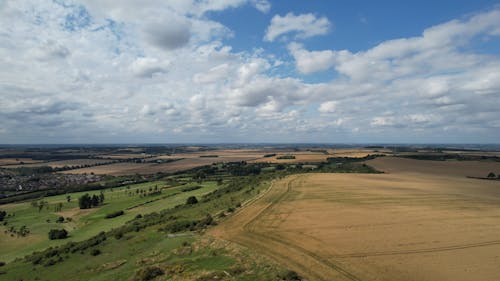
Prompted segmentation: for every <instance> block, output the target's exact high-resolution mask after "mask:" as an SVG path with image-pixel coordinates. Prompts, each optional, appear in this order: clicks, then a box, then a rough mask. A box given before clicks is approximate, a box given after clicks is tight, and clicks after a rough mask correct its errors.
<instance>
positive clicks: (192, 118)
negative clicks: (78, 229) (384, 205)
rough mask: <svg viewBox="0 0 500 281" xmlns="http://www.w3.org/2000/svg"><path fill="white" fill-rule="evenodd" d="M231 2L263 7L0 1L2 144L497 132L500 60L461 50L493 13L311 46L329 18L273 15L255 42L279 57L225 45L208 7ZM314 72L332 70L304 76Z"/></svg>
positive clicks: (491, 27) (497, 20) (444, 136)
mask: <svg viewBox="0 0 500 281" xmlns="http://www.w3.org/2000/svg"><path fill="white" fill-rule="evenodd" d="M242 6H248V7H253V8H254V9H257V10H258V11H259V12H262V13H269V12H270V11H272V9H271V8H272V7H271V5H270V3H269V2H267V1H256V0H251V1H243V0H226V1H168V3H167V2H165V1H155V0H148V1H142V2H141V3H140V4H139V3H138V2H136V1H132V0H130V1H129V0H126V1H120V2H119V3H117V2H116V1H93V0H86V1H82V2H81V3H79V4H69V3H66V4H62V3H61V2H54V1H43V0H41V1H36V2H33V1H5V2H3V3H2V4H0V109H1V110H0V120H2V121H1V122H0V140H1V141H0V143H1V142H4V143H45V142H52V143H62V142H231V141H253V142H266V141H267V142H269V141H274V142H280V141H286V142H295V141H314V142H355V141H358V142H359V141H361V142H379V141H385V142H390V141H393V142H400V141H403V142H412V141H415V142H422V141H433V142H494V141H496V140H498V139H500V121H499V117H498V116H499V115H498V106H499V105H500V59H499V58H498V56H497V55H495V54H488V53H485V52H477V51H476V52H475V51H474V49H473V48H470V46H471V45H472V44H473V43H474V44H478V42H487V41H488V40H494V39H497V38H498V36H499V35H500V10H499V9H492V10H490V11H487V12H483V13H479V14H475V15H472V16H469V17H466V18H462V19H456V20H452V21H449V22H445V23H443V24H440V25H436V26H432V27H429V28H427V29H425V30H423V32H422V34H421V35H420V36H417V37H412V38H400V39H396V40H389V41H385V42H381V43H380V44H378V45H376V46H374V47H373V48H370V49H367V50H364V51H360V52H352V51H350V50H337V49H334V48H333V47H332V48H331V49H325V50H314V48H312V49H308V46H307V42H308V41H307V38H309V37H312V36H318V35H325V34H327V33H328V32H329V31H331V29H332V28H331V26H332V23H331V22H330V20H329V19H327V18H326V17H322V16H320V15H313V14H298V15H296V14H293V13H289V14H286V15H285V16H280V15H274V16H272V18H271V19H270V23H269V26H268V28H267V30H262V33H263V34H264V39H263V40H264V41H278V42H282V43H279V44H283V46H284V47H286V50H287V52H288V56H280V55H279V54H273V53H269V52H268V51H266V50H264V49H263V48H253V46H252V47H249V49H248V50H247V51H239V52H235V51H233V49H232V47H231V46H230V45H227V44H226V43H224V42H226V39H228V38H234V37H237V36H238V34H235V33H234V32H233V31H232V30H231V27H229V26H224V25H223V24H221V23H219V22H217V21H214V20H212V19H210V17H209V16H208V14H210V12H214V11H223V10H226V9H231V8H235V7H242ZM270 16H271V15H270ZM332 20H333V19H332ZM278 39H281V40H278ZM263 44H264V43H263ZM263 46H265V45H263ZM287 58H290V60H287ZM283 60H285V61H283ZM290 65H294V66H295V69H296V71H295V72H296V75H295V74H294V75H290V74H287V73H289V72H288V71H287V68H288V67H289V66H290ZM314 75H328V76H329V77H331V78H329V79H327V80H324V81H322V82H314V83H313V82H306V81H309V80H308V77H311V76H314Z"/></svg>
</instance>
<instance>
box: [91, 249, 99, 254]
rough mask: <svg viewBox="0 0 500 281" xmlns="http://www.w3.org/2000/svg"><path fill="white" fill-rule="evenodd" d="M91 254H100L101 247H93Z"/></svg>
mask: <svg viewBox="0 0 500 281" xmlns="http://www.w3.org/2000/svg"><path fill="white" fill-rule="evenodd" d="M90 254H91V255H92V256H98V255H100V254H101V250H99V249H92V251H90Z"/></svg>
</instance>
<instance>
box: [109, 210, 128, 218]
mask: <svg viewBox="0 0 500 281" xmlns="http://www.w3.org/2000/svg"><path fill="white" fill-rule="evenodd" d="M123 214H125V212H124V211H122V210H120V211H116V212H113V213H110V214H107V215H106V218H107V219H112V218H116V217H119V216H121V215H123Z"/></svg>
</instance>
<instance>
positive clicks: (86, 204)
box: [78, 193, 92, 209]
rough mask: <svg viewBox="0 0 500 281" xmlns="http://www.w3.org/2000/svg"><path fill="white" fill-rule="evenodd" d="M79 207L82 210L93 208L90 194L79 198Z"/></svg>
mask: <svg viewBox="0 0 500 281" xmlns="http://www.w3.org/2000/svg"><path fill="white" fill-rule="evenodd" d="M78 206H79V207H80V209H90V208H92V199H91V198H90V195H89V194H88V193H86V194H84V195H82V196H81V197H80V198H78Z"/></svg>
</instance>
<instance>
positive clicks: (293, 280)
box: [278, 270, 302, 281]
mask: <svg viewBox="0 0 500 281" xmlns="http://www.w3.org/2000/svg"><path fill="white" fill-rule="evenodd" d="M278 277H279V278H280V280H285V281H300V280H302V278H301V277H300V276H299V275H298V274H297V272H295V271H293V270H288V271H287V272H285V273H284V274H280V275H278Z"/></svg>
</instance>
